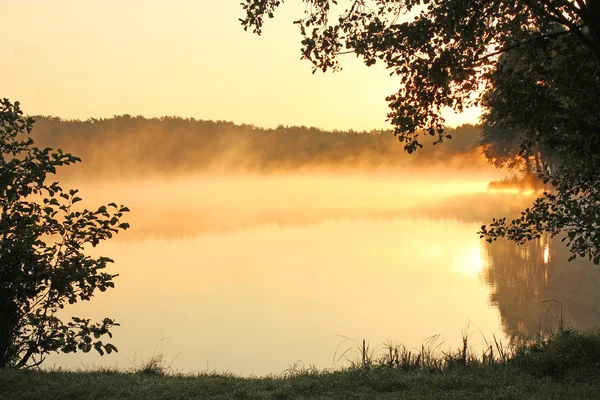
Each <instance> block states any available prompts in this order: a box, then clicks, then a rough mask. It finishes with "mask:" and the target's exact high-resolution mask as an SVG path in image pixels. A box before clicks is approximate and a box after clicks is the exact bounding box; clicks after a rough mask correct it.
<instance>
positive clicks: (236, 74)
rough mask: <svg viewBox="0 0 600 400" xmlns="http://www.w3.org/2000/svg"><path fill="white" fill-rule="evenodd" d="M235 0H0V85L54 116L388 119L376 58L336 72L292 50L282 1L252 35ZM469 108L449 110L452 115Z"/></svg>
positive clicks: (353, 124)
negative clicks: (317, 68)
mask: <svg viewBox="0 0 600 400" xmlns="http://www.w3.org/2000/svg"><path fill="white" fill-rule="evenodd" d="M239 3H240V1H239V0H0V26H2V28H3V38H2V56H0V76H1V80H0V97H8V98H9V99H11V100H19V101H20V102H21V104H22V107H23V109H24V110H25V112H26V113H28V114H44V115H56V116H60V117H64V118H81V119H84V118H88V117H110V116H112V115H115V114H132V115H138V114H141V115H145V116H148V117H150V116H163V115H178V116H183V117H194V118H198V119H212V120H228V121H234V122H236V123H253V124H256V125H259V126H264V127H271V126H276V125H278V124H283V125H309V126H317V127H321V128H326V129H333V128H337V129H350V128H352V129H355V130H362V129H373V128H388V127H389V126H388V124H387V123H386V122H385V117H386V114H387V110H388V108H387V104H386V102H385V96H386V95H388V94H391V93H393V92H395V90H396V86H397V84H396V80H395V79H394V78H390V77H389V74H388V73H387V72H386V71H385V69H384V68H383V66H377V65H376V66H375V67H371V68H367V67H365V66H364V65H363V64H362V63H361V62H360V61H359V60H357V59H356V58H355V57H354V56H352V55H349V56H344V58H342V66H343V68H344V70H343V71H342V72H340V73H335V74H334V73H326V74H323V73H316V74H314V75H313V74H312V73H311V64H310V63H309V62H308V61H301V60H300V36H299V33H298V30H297V27H296V26H293V25H292V24H291V22H292V21H293V20H294V19H295V18H297V17H298V16H299V15H300V12H301V11H302V10H303V6H302V3H301V2H300V0H292V1H289V2H288V3H289V4H285V5H284V6H283V7H282V8H281V9H280V12H279V14H278V17H277V18H275V19H274V20H270V21H268V24H267V26H266V28H265V30H264V33H263V35H262V36H261V37H259V36H256V35H254V34H252V33H249V32H244V30H243V29H242V27H241V26H240V23H239V21H238V18H240V17H242V16H243V12H242V9H241V6H240V4H239ZM474 115H476V113H474V112H471V113H468V114H466V115H463V116H460V117H456V116H453V117H449V119H448V122H449V124H451V125H455V124H458V123H460V122H465V121H475V117H474Z"/></svg>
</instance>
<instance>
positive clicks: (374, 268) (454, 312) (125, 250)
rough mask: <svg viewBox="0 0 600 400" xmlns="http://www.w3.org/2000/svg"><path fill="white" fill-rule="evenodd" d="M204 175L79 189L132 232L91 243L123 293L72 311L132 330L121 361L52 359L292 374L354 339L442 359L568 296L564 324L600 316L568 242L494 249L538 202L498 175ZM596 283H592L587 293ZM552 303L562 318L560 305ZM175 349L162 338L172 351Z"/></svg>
mask: <svg viewBox="0 0 600 400" xmlns="http://www.w3.org/2000/svg"><path fill="white" fill-rule="evenodd" d="M488 173H489V174H488V176H485V173H483V172H482V171H481V170H478V171H472V173H469V171H464V170H463V171H462V172H459V171H450V170H448V171H446V172H444V171H438V172H437V175H436V174H426V173H419V172H418V171H416V170H406V171H392V172H381V171H380V172H377V173H375V172H370V171H359V170H355V171H346V172H345V173H325V172H321V173H315V172H311V173H300V172H299V173H277V174H245V175H244V174H239V173H236V174H229V175H227V174H199V175H197V176H185V177H180V178H177V177H176V178H174V179H164V178H157V179H144V180H117V179H115V180H113V181H110V180H103V181H88V182H85V181H79V180H67V181H65V182H64V186H67V187H70V186H73V187H78V188H80V190H81V194H82V197H83V198H84V203H86V204H84V205H88V204H89V205H93V204H99V203H105V202H109V201H116V202H118V203H123V204H127V205H128V206H129V207H130V208H131V210H132V212H131V215H130V217H129V222H131V224H132V228H131V230H128V231H127V232H125V233H124V234H120V235H118V237H116V238H115V239H113V240H111V241H108V242H106V243H102V244H101V245H100V246H99V247H98V248H96V249H92V252H93V254H97V255H106V256H110V257H112V258H114V259H115V265H114V266H112V271H113V272H117V273H119V274H120V276H119V278H117V279H116V288H115V289H113V290H110V291H107V292H105V293H100V294H98V295H97V296H96V297H95V298H94V299H93V301H92V302H89V303H81V304H77V305H75V306H74V307H72V308H71V309H69V313H71V314H73V315H85V316H86V317H91V318H102V317H105V316H110V317H114V318H115V319H116V320H117V321H118V322H120V323H121V325H122V326H121V327H119V328H117V329H115V331H114V334H115V336H114V339H113V341H112V342H113V343H114V344H115V345H116V346H117V347H118V348H119V353H118V354H117V355H111V356H108V357H106V356H105V357H99V356H98V355H96V354H92V353H88V354H75V355H58V356H52V357H51V358H50V360H49V361H50V362H49V364H48V365H52V364H53V363H55V364H56V365H61V366H69V367H78V366H81V365H88V366H91V365H94V366H99V365H113V366H114V365H118V366H120V367H124V368H127V367H131V366H132V364H133V363H137V364H139V363H140V362H141V360H142V359H147V358H149V357H150V356H151V355H152V354H153V352H154V351H155V349H156V347H157V346H158V347H161V345H160V344H159V342H160V341H161V340H162V339H165V341H166V343H167V346H166V349H165V350H164V353H165V358H166V360H167V361H168V362H169V363H170V362H171V361H172V364H171V367H172V368H173V369H175V370H179V371H186V372H191V371H204V370H207V369H208V370H210V371H212V370H218V371H230V372H234V373H238V374H243V375H250V374H255V375H264V374H270V373H280V372H282V371H283V370H285V369H286V368H288V367H289V366H290V365H291V364H294V363H296V362H298V361H301V362H302V363H303V364H304V365H316V366H317V367H319V368H331V367H341V366H342V365H344V360H341V361H338V362H337V363H334V354H335V352H336V348H337V347H338V345H340V343H341V348H347V347H351V346H352V345H351V343H349V342H348V341H344V337H350V338H354V339H358V340H360V339H363V338H365V339H367V340H368V341H369V342H370V344H371V348H373V349H378V348H380V347H382V346H383V344H384V343H385V342H390V341H393V342H402V343H404V344H406V345H408V346H414V347H420V345H421V343H422V342H423V341H424V340H425V339H427V338H428V337H431V336H432V335H438V334H439V335H441V339H440V340H442V339H443V341H444V343H443V344H442V346H441V347H440V349H441V350H447V349H448V348H450V347H452V348H455V347H458V346H459V345H460V342H461V335H462V333H463V332H467V333H468V334H469V337H470V343H471V345H472V346H473V347H474V349H475V350H477V351H480V350H482V349H483V348H484V346H485V339H487V340H491V339H492V337H493V336H494V335H495V336H496V337H497V338H502V339H503V340H504V341H505V342H507V341H508V340H509V339H508V338H509V336H510V334H511V333H513V332H515V331H517V330H518V331H521V332H525V333H534V332H536V330H537V329H538V327H539V326H540V323H543V324H546V325H548V326H549V325H550V324H552V323H553V319H552V318H553V317H552V315H551V313H549V309H548V307H550V306H553V305H552V304H547V303H542V301H543V300H548V299H550V298H554V299H556V300H559V301H560V302H561V303H562V304H563V306H564V308H565V310H566V314H565V315H566V322H567V323H570V324H572V325H574V326H576V327H583V328H586V327H590V326H593V325H594V324H596V322H597V314H595V313H596V312H597V310H600V297H599V296H598V295H597V294H596V293H595V291H594V290H593V288H594V287H597V286H595V285H596V283H598V280H599V279H600V274H599V273H598V269H597V268H596V267H594V266H590V265H588V264H587V263H585V262H581V261H577V262H576V263H575V264H573V263H571V264H567V262H566V258H567V253H566V252H565V250H564V249H563V248H561V247H560V245H559V243H557V241H550V240H549V239H545V240H546V241H545V242H540V241H537V242H532V243H531V244H529V245H527V246H525V247H523V248H519V247H516V246H514V245H513V244H510V243H502V242H498V243H494V244H491V245H490V244H487V243H485V242H483V241H481V240H480V239H479V237H478V236H477V235H476V233H475V232H476V231H477V230H478V229H479V227H480V226H481V224H482V223H488V222H489V221H490V220H491V218H492V217H494V216H507V215H511V214H515V213H517V212H518V211H519V210H520V209H522V208H523V207H525V206H527V205H528V204H529V203H531V201H532V200H533V197H531V196H526V195H519V194H518V193H513V194H503V193H491V192H488V191H487V183H488V182H489V180H490V179H491V178H492V177H493V176H494V173H495V172H494V171H492V170H489V171H488ZM586 288H589V289H586ZM555 310H556V309H555V308H552V309H551V310H550V311H555ZM163 343H164V342H163Z"/></svg>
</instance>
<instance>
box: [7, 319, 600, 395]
mask: <svg viewBox="0 0 600 400" xmlns="http://www.w3.org/2000/svg"><path fill="white" fill-rule="evenodd" d="M361 347H362V345H361ZM495 348H496V351H495V353H494V345H492V346H490V349H489V350H488V351H487V352H484V353H483V354H482V355H480V356H479V357H476V356H475V355H474V354H471V353H469V352H468V351H467V350H466V349H467V347H466V343H465V347H463V348H462V349H459V350H457V351H456V352H453V353H439V354H433V353H432V352H431V348H423V349H421V350H420V351H414V350H412V351H411V350H408V349H405V348H404V347H390V349H389V352H388V353H387V354H383V355H380V356H378V357H374V355H372V354H369V353H368V351H367V349H366V348H364V347H362V348H361V349H360V350H361V354H360V355H359V357H358V358H357V360H356V362H355V363H354V364H353V365H352V366H351V367H350V368H348V369H346V370H344V371H316V370H311V369H308V370H299V371H287V372H286V373H284V374H282V375H281V376H277V377H263V378H240V377H235V376H228V375H226V374H222V375H217V374H201V375H194V376H191V375H173V374H168V373H167V374H165V373H164V371H163V370H161V368H160V365H156V364H155V365H150V366H151V367H153V368H145V369H144V368H142V369H139V370H138V371H128V372H124V371H93V372H90V371H88V372H68V371H17V370H10V369H9V370H1V371H0V388H1V390H0V398H2V399H40V400H50V399H144V400H148V399H295V398H300V399H301V398H307V399H308V398H311V399H360V398H377V399H395V398H405V399H521V398H523V399H562V398H564V399H597V398H600V333H598V332H593V333H577V332H572V331H564V332H562V333H559V334H556V335H553V336H552V337H550V338H546V339H543V340H542V339H540V340H536V341H534V342H529V343H526V344H522V345H520V346H517V347H513V348H512V349H510V350H506V349H501V348H500V347H499V346H496V347H495ZM146 367H148V366H146Z"/></svg>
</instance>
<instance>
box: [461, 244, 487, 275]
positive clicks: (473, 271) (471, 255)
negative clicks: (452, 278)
mask: <svg viewBox="0 0 600 400" xmlns="http://www.w3.org/2000/svg"><path fill="white" fill-rule="evenodd" d="M484 266H485V260H484V257H483V254H482V251H481V246H479V245H478V244H476V245H475V246H473V247H470V248H467V249H466V250H465V251H463V252H461V253H459V254H458V255H457V257H456V258H455V261H454V265H453V270H455V271H456V272H458V273H459V274H460V275H462V276H466V277H470V278H476V277H478V276H479V274H480V273H481V271H482V270H483V267H484Z"/></svg>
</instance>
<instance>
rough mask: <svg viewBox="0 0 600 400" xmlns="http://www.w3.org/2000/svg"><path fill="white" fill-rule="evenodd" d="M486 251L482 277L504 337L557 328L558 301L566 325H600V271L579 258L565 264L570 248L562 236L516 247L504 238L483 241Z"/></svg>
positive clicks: (580, 326) (589, 326)
mask: <svg viewBox="0 0 600 400" xmlns="http://www.w3.org/2000/svg"><path fill="white" fill-rule="evenodd" d="M485 249H486V254H487V258H488V265H487V267H486V269H485V270H484V273H483V278H484V280H485V282H486V284H488V285H489V286H491V288H492V293H491V295H490V302H491V304H492V305H494V306H495V307H497V308H498V310H499V311H500V316H501V319H502V325H503V327H504V330H505V332H506V333H507V334H508V335H512V334H515V333H518V334H525V335H534V334H537V333H539V332H540V330H541V331H542V333H544V332H547V330H548V329H557V327H558V324H559V319H560V318H561V305H562V308H563V310H564V313H563V315H562V317H564V324H565V326H566V327H569V326H570V327H573V328H576V329H588V328H593V327H598V326H600V314H599V312H600V293H598V290H597V288H598V287H599V285H600V271H598V269H597V268H596V267H595V266H594V265H593V264H592V263H590V262H587V261H585V260H583V259H576V260H574V261H572V262H570V263H569V262H568V259H569V250H568V249H567V248H566V247H565V246H564V244H563V243H561V242H560V240H557V239H556V238H554V239H553V238H550V236H549V235H544V236H542V237H541V238H540V239H536V240H532V241H529V242H527V243H525V244H524V245H516V244H514V243H513V242H510V241H508V240H505V239H503V240H498V241H496V242H494V243H486V247H485Z"/></svg>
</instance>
